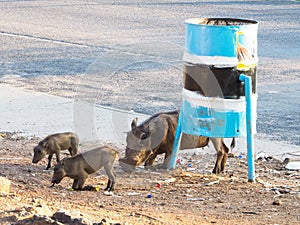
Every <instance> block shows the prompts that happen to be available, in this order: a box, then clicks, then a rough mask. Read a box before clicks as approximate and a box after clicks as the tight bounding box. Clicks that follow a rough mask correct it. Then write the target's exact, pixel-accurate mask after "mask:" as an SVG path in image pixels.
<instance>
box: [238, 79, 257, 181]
mask: <svg viewBox="0 0 300 225" xmlns="http://www.w3.org/2000/svg"><path fill="white" fill-rule="evenodd" d="M239 79H240V81H243V82H244V83H245V97H246V127H247V155H248V182H255V168H254V152H253V150H254V142H253V132H252V83H251V77H250V76H245V75H244V74H241V75H240V77H239Z"/></svg>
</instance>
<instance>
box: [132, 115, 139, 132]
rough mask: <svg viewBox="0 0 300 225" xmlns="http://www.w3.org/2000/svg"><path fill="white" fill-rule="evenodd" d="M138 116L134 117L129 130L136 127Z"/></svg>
mask: <svg viewBox="0 0 300 225" xmlns="http://www.w3.org/2000/svg"><path fill="white" fill-rule="evenodd" d="M137 121H138V118H137V117H135V118H134V119H133V120H132V122H131V130H134V129H135V128H136V127H137Z"/></svg>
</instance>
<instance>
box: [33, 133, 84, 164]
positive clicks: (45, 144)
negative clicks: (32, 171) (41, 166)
mask: <svg viewBox="0 0 300 225" xmlns="http://www.w3.org/2000/svg"><path fill="white" fill-rule="evenodd" d="M78 144H79V138H78V136H77V135H76V134H75V133H72V132H66V133H57V134H52V135H49V136H47V137H46V138H45V139H43V140H41V141H40V142H39V143H38V145H37V146H36V147H35V148H34V149H33V151H34V155H33V159H32V163H38V162H39V161H40V160H41V159H43V158H44V157H45V155H47V154H48V155H49V157H48V165H47V167H46V170H48V169H49V168H50V167H51V159H52V156H53V154H55V155H56V161H57V162H59V160H60V151H61V150H69V152H70V154H71V156H73V155H76V154H77V152H78Z"/></svg>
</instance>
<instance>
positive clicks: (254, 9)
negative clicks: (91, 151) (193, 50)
mask: <svg viewBox="0 0 300 225" xmlns="http://www.w3.org/2000/svg"><path fill="white" fill-rule="evenodd" d="M0 9H1V10H0V18H1V19H0V36H1V46H0V51H1V61H0V63H1V67H0V79H1V81H2V82H6V81H7V79H14V77H15V78H16V79H19V78H20V77H21V78H22V79H23V82H24V84H23V85H24V86H26V83H27V84H30V83H31V82H32V79H35V78H36V77H42V79H41V80H39V82H40V83H39V84H40V86H43V85H50V84H49V82H48V83H47V79H50V77H52V76H61V77H63V76H71V77H76V76H83V77H84V78H83V81H81V82H80V85H79V86H80V87H82V89H77V92H81V91H82V90H83V89H84V88H86V89H88V88H89V86H88V85H86V84H85V79H86V77H85V75H86V76H87V77H88V76H89V75H91V74H92V73H95V72H96V73H98V74H100V75H101V79H100V78H99V79H100V81H101V84H99V86H101V87H102V88H103V87H104V86H105V85H107V84H113V88H112V89H109V90H107V92H108V93H110V94H108V93H106V95H100V97H98V101H97V103H99V104H104V105H110V106H114V107H120V108H126V109H133V110H135V111H139V112H143V113H153V112H156V111H160V110H166V109H173V108H176V107H178V105H180V91H181V84H182V70H181V66H182V64H181V62H182V53H183V44H184V31H185V27H184V20H185V19H187V18H192V17H236V18H247V19H253V20H257V21H259V23H260V24H259V34H258V43H259V45H258V55H259V59H260V62H259V72H258V91H259V101H258V122H257V125H258V132H259V135H261V137H267V138H270V139H276V140H280V141H287V142H289V143H293V144H296V145H300V140H299V139H300V137H299V136H300V135H299V132H300V131H299V130H300V127H299V111H300V105H299V94H300V89H299V87H300V86H299V84H300V63H299V60H300V43H299V40H300V24H299V18H300V3H299V1H288V0H282V1H279V0H278V1H238V0H237V1H232V0H224V1H216V0H210V1H206V0H204V1H181V0H172V1H171V0H169V1H166V0H165V1H158V0H157V1H146V0H127V1H121V0H119V1H117V0H115V1H111V0H91V1H88V2H83V1H76V0H66V1H58V0H49V1H39V0H37V1H14V0H6V1H1V3H0ZM119 56H121V57H119ZM95 62H96V63H95ZM95 65H97V66H95ZM106 70H107V71H106ZM116 71H119V73H116ZM120 71H121V72H120ZM106 72H108V73H107V74H109V76H106V75H105V73H106ZM112 73H113V74H114V75H116V74H121V76H122V80H121V81H122V84H119V83H118V82H119V80H116V79H114V77H115V76H111V74H112ZM170 74H171V75H170ZM11 75H12V76H11ZM137 76H141V77H145V78H147V79H145V80H144V84H141V82H143V80H142V79H136V77H137ZM51 79H52V80H53V78H51ZM99 79H98V80H97V82H99ZM128 81H130V82H128ZM126 82H127V83H126ZM137 82H139V83H138V84H137ZM124 84H126V85H125V88H124V86H122V85H124ZM35 85H37V84H36V83H35ZM37 86H38V85H37ZM86 86H88V87H86ZM93 88H94V87H93ZM114 89H119V90H122V93H121V94H120V92H121V91H119V92H116V90H114ZM132 89H134V90H132ZM146 89H147V90H148V91H145V90H146ZM164 89H166V91H164ZM98 94H99V93H98ZM141 96H142V97H141ZM126 97H127V98H126ZM99 98H100V100H99ZM86 100H88V99H86ZM137 100H138V101H137ZM92 101H93V99H92ZM95 101H96V100H95ZM133 101H135V104H133V103H132V102H133Z"/></svg>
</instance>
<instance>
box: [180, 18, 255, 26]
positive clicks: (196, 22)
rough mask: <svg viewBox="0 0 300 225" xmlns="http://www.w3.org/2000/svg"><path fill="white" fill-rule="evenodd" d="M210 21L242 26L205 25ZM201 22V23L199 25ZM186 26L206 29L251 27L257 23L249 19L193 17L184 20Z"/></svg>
mask: <svg viewBox="0 0 300 225" xmlns="http://www.w3.org/2000/svg"><path fill="white" fill-rule="evenodd" d="M212 20H220V21H221V20H223V21H225V20H228V21H230V22H240V23H244V24H232V25H231V24H229V25H223V24H221V25H218V24H217V25H215V24H207V22H210V21H212ZM201 22H202V23H201ZM203 22H206V24H203ZM185 23H186V24H189V25H198V26H208V27H237V26H251V25H257V24H258V22H257V21H255V20H249V19H240V18H228V17H224V18H223V17H195V18H190V19H187V20H185Z"/></svg>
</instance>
